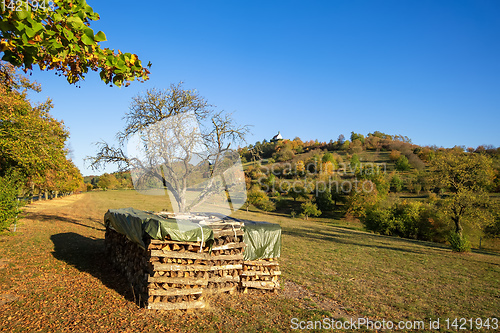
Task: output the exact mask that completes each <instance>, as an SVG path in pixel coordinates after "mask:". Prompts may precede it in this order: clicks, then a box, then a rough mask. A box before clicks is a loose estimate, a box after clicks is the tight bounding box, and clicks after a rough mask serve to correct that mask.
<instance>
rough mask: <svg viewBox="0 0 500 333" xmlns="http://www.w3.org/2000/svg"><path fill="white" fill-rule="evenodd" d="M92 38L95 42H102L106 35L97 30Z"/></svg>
mask: <svg viewBox="0 0 500 333" xmlns="http://www.w3.org/2000/svg"><path fill="white" fill-rule="evenodd" d="M94 40H95V41H96V42H103V41H105V40H106V35H105V34H104V32H102V31H99V32H98V33H97V34H96V35H95V36H94Z"/></svg>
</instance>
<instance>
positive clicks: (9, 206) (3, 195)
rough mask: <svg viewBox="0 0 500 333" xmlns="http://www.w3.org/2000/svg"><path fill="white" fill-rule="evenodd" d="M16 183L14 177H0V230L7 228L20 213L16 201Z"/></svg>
mask: <svg viewBox="0 0 500 333" xmlns="http://www.w3.org/2000/svg"><path fill="white" fill-rule="evenodd" d="M18 184H19V183H18V182H17V181H16V179H15V177H11V176H5V177H0V231H2V230H5V229H7V228H8V227H9V226H10V225H11V224H12V223H13V222H14V221H15V219H16V217H17V215H18V214H19V213H20V210H19V208H18V202H17V193H18V188H19V185H18Z"/></svg>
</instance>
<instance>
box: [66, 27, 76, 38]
mask: <svg viewBox="0 0 500 333" xmlns="http://www.w3.org/2000/svg"><path fill="white" fill-rule="evenodd" d="M63 33H64V36H66V38H67V39H68V40H72V39H74V38H75V35H74V34H73V33H72V32H71V30H68V29H64V31H63Z"/></svg>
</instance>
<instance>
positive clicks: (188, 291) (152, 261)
mask: <svg viewBox="0 0 500 333" xmlns="http://www.w3.org/2000/svg"><path fill="white" fill-rule="evenodd" d="M169 217H170V216H169ZM199 223H200V225H204V226H208V227H210V228H211V229H212V230H213V232H214V243H213V245H212V248H211V251H210V248H209V246H207V244H202V243H201V242H179V241H174V240H171V239H169V237H168V236H167V239H165V240H155V239H149V238H148V239H143V241H144V242H145V244H146V250H144V249H142V248H141V247H140V246H139V245H137V244H135V243H133V242H131V241H129V240H128V239H127V237H126V236H124V235H122V234H119V233H118V232H116V231H114V230H113V229H112V228H110V227H107V228H106V239H105V244H106V252H107V256H108V258H110V259H111V260H112V262H113V263H114V264H115V266H116V267H117V268H118V269H119V270H120V271H121V272H122V273H123V274H124V275H125V276H126V278H127V280H128V281H129V283H130V284H131V285H132V287H133V291H134V297H135V298H136V300H137V301H139V303H140V304H141V305H145V306H146V307H147V308H148V309H157V310H174V309H194V308H203V307H205V300H204V295H206V294H208V293H218V292H229V293H233V292H235V291H237V290H239V289H243V290H244V292H247V290H248V288H256V289H262V290H270V291H277V290H278V288H279V281H278V277H279V275H280V274H281V272H280V271H279V265H278V261H277V259H276V258H273V259H264V260H255V261H244V260H243V253H244V249H245V243H244V242H243V235H244V231H243V229H242V228H243V222H241V221H236V220H221V219H214V218H204V219H201V220H200V221H199Z"/></svg>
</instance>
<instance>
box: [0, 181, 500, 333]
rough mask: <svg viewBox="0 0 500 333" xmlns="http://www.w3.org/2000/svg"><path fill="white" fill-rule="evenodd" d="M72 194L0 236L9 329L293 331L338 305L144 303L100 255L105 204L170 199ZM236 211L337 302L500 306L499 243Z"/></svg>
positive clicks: (288, 276) (0, 282)
mask: <svg viewBox="0 0 500 333" xmlns="http://www.w3.org/2000/svg"><path fill="white" fill-rule="evenodd" d="M70 198H71V197H70ZM70 198H65V199H63V200H55V201H52V202H48V203H38V204H35V205H34V206H32V207H29V208H28V211H31V213H28V215H27V217H26V218H25V219H24V220H23V221H22V223H21V224H20V225H19V227H18V232H16V234H15V235H3V236H0V258H2V259H4V260H5V259H6V260H8V262H9V264H8V265H7V267H6V268H3V269H0V286H1V290H2V291H1V292H0V293H9V294H13V295H16V296H17V297H18V298H19V299H18V300H17V301H16V302H12V303H9V304H5V305H1V307H2V311H0V328H1V329H3V330H6V331H25V330H28V331H33V330H36V329H43V330H46V331H49V330H50V331H57V330H62V331H64V330H77V331H88V330H90V328H91V327H96V329H98V330H102V331H127V330H128V331H131V332H132V331H155V330H158V331H162V332H166V331H170V330H171V331H179V330H180V331H193V332H196V331H200V330H201V327H203V328H204V330H205V331H209V332H210V331H213V332H215V331H227V332H233V331H241V332H252V331H255V332H260V331H288V330H290V320H291V318H293V317H297V318H301V319H303V320H311V319H314V318H322V317H323V316H329V315H334V314H333V312H332V313H328V312H324V311H323V310H322V309H321V308H320V307H319V306H315V304H314V303H313V302H309V303H308V304H307V307H306V306H305V305H304V304H303V303H301V302H298V301H295V300H293V299H290V298H287V297H284V296H282V295H280V296H273V295H264V296H261V295H245V296H238V295H235V296H224V297H215V298H214V299H212V300H211V301H210V304H211V307H210V308H209V309H207V310H203V311H199V312H195V313H182V314H181V313H178V312H171V313H154V312H153V311H147V310H144V309H139V308H137V307H136V306H135V304H134V303H133V301H132V300H133V296H132V294H131V292H130V288H129V286H128V285H127V284H126V282H125V281H124V279H123V278H121V277H120V276H117V274H116V272H115V271H114V270H113V269H112V268H111V267H109V264H108V263H107V261H106V259H105V258H103V250H104V248H103V240H102V238H103V236H104V232H103V227H102V224H101V221H102V216H103V214H104V212H105V211H106V210H107V209H108V208H118V207H127V206H133V207H136V208H141V209H145V210H160V209H165V208H166V207H165V203H164V197H163V198H162V197H159V196H144V195H140V194H137V193H136V192H134V191H109V192H96V193H90V194H83V195H82V198H81V199H80V200H77V201H74V202H71V200H72V199H70ZM73 198H74V197H73ZM238 216H240V217H244V218H249V219H254V220H261V221H263V220H265V221H269V222H275V223H280V224H281V226H282V227H283V249H282V258H281V260H280V262H281V265H282V271H283V278H284V279H285V280H289V281H294V282H296V283H299V284H301V285H303V286H305V287H307V288H308V289H309V290H311V291H313V292H315V293H317V294H318V295H323V297H326V298H331V299H334V300H336V301H338V302H341V303H342V304H343V306H345V307H346V308H348V309H350V312H351V314H352V315H361V316H370V317H371V318H373V319H377V318H380V319H382V318H383V319H393V320H403V319H407V318H409V319H414V320H423V319H425V318H429V317H432V318H435V317H437V316H440V317H442V318H446V317H450V318H454V317H466V318H469V317H473V318H475V317H493V316H496V317H499V313H498V309H499V308H500V294H499V290H500V256H499V255H498V254H486V253H472V254H468V255H457V254H454V253H451V252H450V251H449V250H448V249H447V248H444V247H441V246H440V245H439V244H432V243H425V242H416V241H410V240H404V239H398V238H390V237H384V236H377V235H372V234H368V233H364V232H359V231H354V230H349V229H345V228H339V227H335V226H333V225H332V224H331V223H328V222H327V221H325V220H324V219H323V220H316V221H303V220H298V219H290V218H287V217H283V216H280V215H279V214H267V215H264V214H261V213H257V212H249V213H246V212H238ZM320 298H321V297H320ZM306 308H307V309H306ZM334 316H335V315H334Z"/></svg>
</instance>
